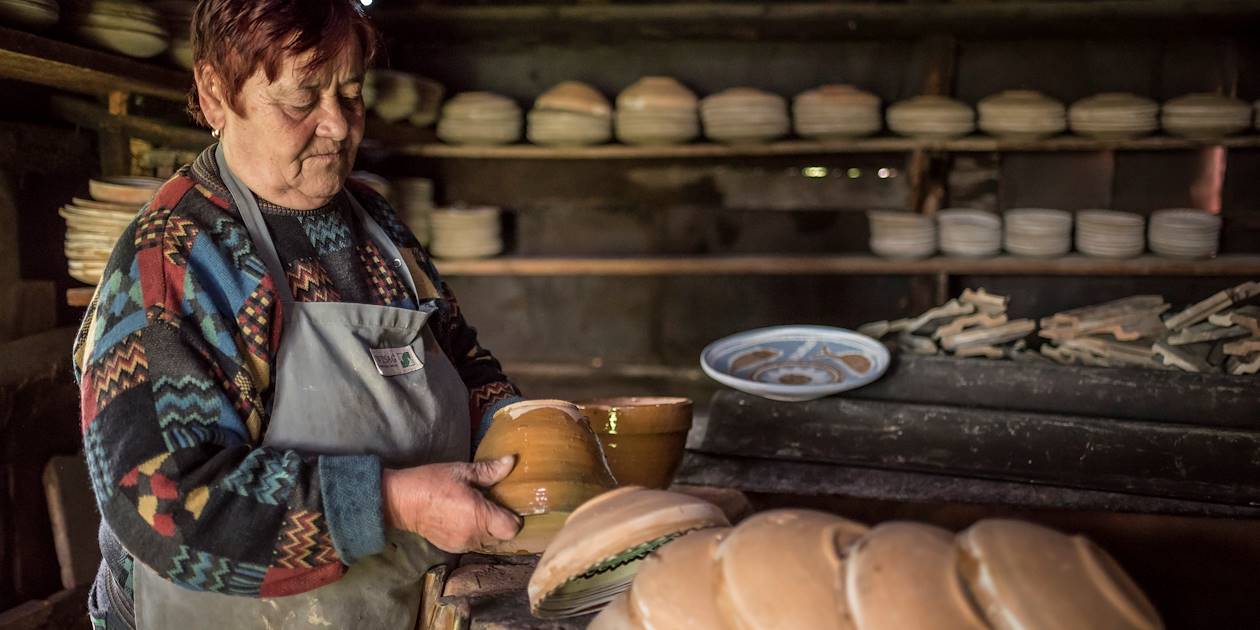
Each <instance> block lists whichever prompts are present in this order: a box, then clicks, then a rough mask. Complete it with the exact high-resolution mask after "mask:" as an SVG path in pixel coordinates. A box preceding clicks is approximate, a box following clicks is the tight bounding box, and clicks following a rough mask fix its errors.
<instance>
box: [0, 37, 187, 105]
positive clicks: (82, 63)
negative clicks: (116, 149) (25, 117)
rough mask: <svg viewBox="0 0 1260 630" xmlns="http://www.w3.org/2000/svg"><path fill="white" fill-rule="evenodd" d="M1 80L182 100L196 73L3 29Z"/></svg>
mask: <svg viewBox="0 0 1260 630" xmlns="http://www.w3.org/2000/svg"><path fill="white" fill-rule="evenodd" d="M0 78H7V79H17V80H19V81H26V82H28V83H35V84H38V85H45V86H48V87H53V88H57V89H61V90H66V91H69V92H75V93H78V94H96V95H107V94H109V93H110V92H114V91H121V92H129V93H132V94H143V95H146V96H154V97H157V98H163V99H166V100H171V101H177V102H178V101H182V100H184V99H185V98H186V97H187V94H188V88H189V87H190V86H191V85H192V75H190V74H189V73H187V72H181V71H178V70H172V69H169V68H164V67H161V66H157V65H153V64H149V63H145V62H141V61H136V60H133V59H128V58H126V57H122V56H120V55H113V54H110V53H106V52H102V51H99V50H92V49H90V48H83V47H80V46H76V45H74V44H68V43H65V42H61V41H57V40H53V39H48V38H46V37H41V36H39V35H33V34H31V33H26V32H23V31H19V30H16V29H11V28H4V27H0Z"/></svg>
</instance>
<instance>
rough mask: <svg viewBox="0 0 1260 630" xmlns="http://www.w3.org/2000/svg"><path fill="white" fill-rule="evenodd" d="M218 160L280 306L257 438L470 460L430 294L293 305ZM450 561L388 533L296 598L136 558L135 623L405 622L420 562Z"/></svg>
mask: <svg viewBox="0 0 1260 630" xmlns="http://www.w3.org/2000/svg"><path fill="white" fill-rule="evenodd" d="M215 158H216V159H217V161H218V164H219V174H220V175H221V176H222V177H223V181H224V183H226V184H227V187H228V190H229V191H230V192H231V193H232V200H233V202H234V203H235V205H236V207H237V208H238V209H239V210H240V213H241V218H242V219H243V220H244V222H245V226H246V228H248V230H249V233H250V236H251V237H252V238H253V240H254V245H255V247H256V248H257V250H258V253H259V255H260V256H261V257H262V259H263V262H265V263H266V264H267V269H268V272H269V273H270V274H271V276H272V278H274V279H275V283H276V289H277V291H278V292H279V294H280V299H281V300H282V303H283V305H284V329H283V341H282V342H281V344H280V348H279V354H278V356H277V358H276V377H275V390H274V391H275V395H274V396H273V398H272V408H271V419H270V422H269V423H268V426H267V432H266V434H265V435H264V436H263V444H265V445H267V446H273V447H279V448H290V449H294V450H297V451H300V452H305V453H320V454H331V455H337V454H364V453H372V454H376V455H378V456H380V458H381V461H382V463H383V465H385V466H388V467H394V468H400V467H408V466H417V465H420V464H428V463H437V462H453V461H465V460H467V458H468V452H469V449H470V444H469V440H470V436H469V430H468V427H469V424H468V418H467V414H468V411H467V410H468V391H467V390H466V389H465V387H464V384H463V381H462V380H460V378H459V374H458V373H457V372H456V371H455V367H454V366H453V365H451V362H450V361H449V360H448V359H447V357H446V355H445V354H444V353H443V352H442V350H441V348H439V347H438V345H437V342H436V341H435V340H434V337H433V334H432V333H431V332H430V331H429V328H428V327H427V326H425V323H426V321H427V320H428V318H429V316H430V315H431V314H432V313H433V311H434V309H435V305H434V303H433V301H432V300H429V301H427V302H425V303H423V304H421V305H420V308H419V310H416V311H411V310H407V309H401V308H394V307H388V306H371V305H364V304H344V303H299V302H294V301H293V295H292V292H291V291H290V288H289V285H288V281H287V276H286V275H285V272H284V269H283V267H282V266H281V264H280V259H279V257H278V255H277V254H276V249H275V245H273V244H272V242H271V236H270V234H269V233H268V232H267V227H266V225H265V224H264V223H263V219H262V213H261V212H260V211H259V209H258V203H257V202H256V200H255V199H254V196H253V195H252V194H251V193H250V192H249V191H248V190H247V189H246V188H245V186H244V184H242V183H241V182H240V180H238V179H237V178H236V176H235V175H234V174H233V173H232V172H231V171H230V170H229V169H228V167H227V163H226V162H225V161H224V159H223V149H222V147H221V146H220V147H219V148H217V149H216V152H215ZM347 196H348V197H350V201H351V205H352V206H353V207H354V212H355V214H356V215H357V216H358V218H359V220H361V221H362V222H363V224H364V226H365V227H366V229H367V231H368V233H369V234H370V235H371V237H372V238H373V240H374V241H375V242H376V244H377V246H378V247H380V248H381V251H382V254H383V255H384V256H386V257H388V259H389V260H391V261H392V264H393V266H394V268H395V269H396V270H397V271H398V273H399V275H400V276H402V277H403V278H404V279H405V281H406V284H407V285H408V287H409V288H410V289H411V292H412V295H413V296H415V295H417V294H416V287H415V279H414V278H413V277H412V276H411V273H410V271H409V270H408V269H407V266H406V265H405V264H403V262H402V257H401V256H400V254H399V252H398V248H397V247H395V246H394V244H393V242H392V241H391V240H390V239H389V237H388V236H387V235H386V234H385V231H384V230H383V229H381V227H380V225H378V224H377V223H376V222H375V221H374V220H372V218H371V217H370V216H368V214H367V213H366V212H364V211H363V208H362V207H361V206H360V205H359V203H358V202H357V201H356V200H355V199H354V197H353V196H352V195H349V194H348V193H347ZM417 300H419V297H418V296H417ZM408 349H410V352H409V351H408ZM417 359H418V360H419V361H418V363H419V365H420V366H421V367H420V368H419V369H416V364H417ZM385 374H394V375H390V376H387V375H385ZM245 535H248V534H245ZM449 559H450V556H449V555H447V554H445V553H444V552H442V551H441V550H439V549H437V548H436V547H433V546H432V545H430V544H429V543H428V542H427V541H425V540H424V539H423V538H421V537H419V536H416V535H415V534H412V533H410V532H402V531H389V532H387V534H386V545H385V550H384V551H383V552H382V553H380V554H377V555H375V556H371V557H368V558H363V559H361V560H360V561H359V562H357V563H355V564H354V566H351V567H350V568H349V570H348V571H347V572H346V574H345V575H344V576H342V578H341V579H340V580H338V581H336V582H333V583H331V584H328V585H325V586H323V587H321V588H318V589H315V590H313V591H309V592H306V593H301V594H298V595H291V596H288V597H274V598H262V599H254V598H247V597H232V596H228V595H222V594H218V593H210V592H204V591H193V590H188V589H185V588H183V587H181V586H178V585H176V584H175V583H173V582H170V581H168V580H166V579H164V578H162V577H161V576H160V575H158V574H157V573H156V572H155V571H154V570H152V569H150V568H149V567H146V566H144V565H143V564H141V563H139V562H137V563H136V564H135V567H136V581H135V597H136V600H135V609H136V621H137V623H138V625H139V627H140V628H142V629H143V630H148V629H151V628H152V629H159V630H167V629H176V630H200V629H202V628H204V629H206V630H211V629H213V630H222V629H223V628H372V629H376V628H380V629H382V630H388V629H397V630H411V629H412V628H413V627H415V624H416V616H417V614H418V611H419V607H420V594H421V582H422V579H423V576H424V573H425V571H427V570H428V569H429V568H431V567H433V566H436V565H438V564H442V563H444V562H447V561H449Z"/></svg>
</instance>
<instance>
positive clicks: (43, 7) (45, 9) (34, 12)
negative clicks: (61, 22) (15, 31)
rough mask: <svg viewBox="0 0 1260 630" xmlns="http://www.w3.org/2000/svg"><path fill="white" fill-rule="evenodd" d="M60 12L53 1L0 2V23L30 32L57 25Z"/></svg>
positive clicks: (1, 0)
mask: <svg viewBox="0 0 1260 630" xmlns="http://www.w3.org/2000/svg"><path fill="white" fill-rule="evenodd" d="M60 18H61V10H60V8H59V7H58V5H57V3H56V2H55V1H53V0H0V22H3V23H5V24H14V25H16V26H20V27H23V28H28V29H32V30H43V29H45V28H48V27H50V26H52V25H54V24H56V23H57V20H58V19H60Z"/></svg>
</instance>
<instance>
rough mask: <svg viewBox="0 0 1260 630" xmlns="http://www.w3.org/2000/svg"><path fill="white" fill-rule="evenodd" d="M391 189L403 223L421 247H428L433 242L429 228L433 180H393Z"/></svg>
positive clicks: (419, 178)
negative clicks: (392, 188)
mask: <svg viewBox="0 0 1260 630" xmlns="http://www.w3.org/2000/svg"><path fill="white" fill-rule="evenodd" d="M393 187H394V189H395V191H396V192H395V193H394V196H395V198H396V199H395V201H396V202H397V205H398V209H399V210H400V211H401V212H400V214H401V215H402V220H403V223H405V224H407V227H409V228H411V233H412V234H414V235H415V236H416V240H418V241H420V244H421V245H428V244H429V242H430V241H432V240H433V239H432V232H431V231H430V226H429V222H430V220H431V219H432V214H433V180H431V179H425V178H423V177H404V178H401V179H396V180H394V185H393Z"/></svg>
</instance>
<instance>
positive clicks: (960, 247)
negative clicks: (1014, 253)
mask: <svg viewBox="0 0 1260 630" xmlns="http://www.w3.org/2000/svg"><path fill="white" fill-rule="evenodd" d="M936 220H937V223H938V225H939V231H940V237H941V251H942V252H945V253H946V254H949V255H950V256H969V257H984V256H996V255H997V254H998V253H1000V252H1001V251H1002V218H1001V217H999V216H997V215H996V214H993V213H991V212H984V211H983V210H964V209H957V210H942V211H941V212H940V213H938V214H937V215H936Z"/></svg>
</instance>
